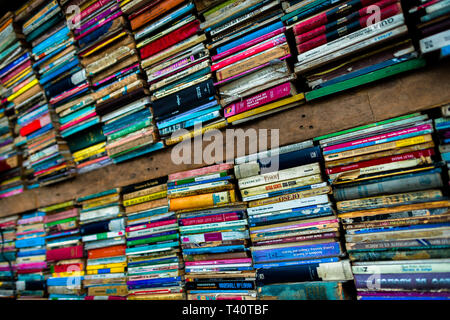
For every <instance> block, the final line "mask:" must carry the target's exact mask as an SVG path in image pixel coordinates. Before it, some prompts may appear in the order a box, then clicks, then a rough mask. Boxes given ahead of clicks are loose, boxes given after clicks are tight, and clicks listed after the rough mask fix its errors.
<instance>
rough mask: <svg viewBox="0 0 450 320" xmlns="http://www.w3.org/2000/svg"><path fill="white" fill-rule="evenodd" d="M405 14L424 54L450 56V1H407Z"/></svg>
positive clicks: (441, 56)
mask: <svg viewBox="0 0 450 320" xmlns="http://www.w3.org/2000/svg"><path fill="white" fill-rule="evenodd" d="M405 13H406V15H407V18H409V19H410V24H411V25H412V26H413V28H412V29H413V30H412V31H413V33H414V37H415V38H416V39H419V46H420V51H421V53H422V54H429V53H435V54H436V53H437V55H439V57H440V58H444V57H448V56H449V55H450V19H449V18H450V1H448V0H447V1H445V0H444V1H441V0H414V1H407V2H406V10H405Z"/></svg>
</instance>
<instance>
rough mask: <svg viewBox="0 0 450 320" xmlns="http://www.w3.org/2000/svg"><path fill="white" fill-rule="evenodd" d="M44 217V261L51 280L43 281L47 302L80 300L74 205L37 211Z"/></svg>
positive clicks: (80, 253)
mask: <svg viewBox="0 0 450 320" xmlns="http://www.w3.org/2000/svg"><path fill="white" fill-rule="evenodd" d="M39 210H40V211H43V212H45V213H46V215H45V217H44V226H45V230H46V232H47V236H46V237H45V238H46V248H47V252H46V257H47V263H48V267H49V269H50V273H51V277H49V278H48V279H47V291H48V294H49V299H50V300H82V299H83V290H82V283H81V280H82V277H83V275H84V259H83V257H84V252H83V244H82V243H81V236H80V229H79V225H78V222H79V221H78V219H79V214H78V209H77V208H76V207H75V201H74V200H71V201H67V202H63V203H58V204H55V205H52V206H49V207H45V208H40V209H39Z"/></svg>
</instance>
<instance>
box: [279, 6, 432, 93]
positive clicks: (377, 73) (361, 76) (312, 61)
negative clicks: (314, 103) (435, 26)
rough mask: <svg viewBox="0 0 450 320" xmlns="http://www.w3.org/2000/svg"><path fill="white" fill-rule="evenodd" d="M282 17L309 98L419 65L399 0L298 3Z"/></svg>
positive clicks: (296, 68)
mask: <svg viewBox="0 0 450 320" xmlns="http://www.w3.org/2000/svg"><path fill="white" fill-rule="evenodd" d="M282 20H283V21H284V22H285V23H286V24H287V25H288V27H289V28H291V29H292V32H293V34H294V36H295V42H296V48H297V51H298V56H297V61H298V62H297V63H296V64H295V72H296V74H297V75H298V76H300V77H302V78H303V79H304V80H305V81H306V83H307V85H308V86H309V87H310V88H311V89H312V91H311V92H308V93H307V94H306V100H307V101H310V100H313V99H316V98H320V97H323V96H326V95H329V94H333V93H336V92H340V91H343V90H347V89H349V88H353V87H356V86H359V85H363V84H366V83H369V82H373V81H376V80H379V79H382V78H385V77H388V76H392V75H395V74H398V73H401V72H405V71H408V70H412V69H417V68H419V67H422V66H424V65H425V60H422V59H420V58H418V53H417V52H416V51H415V49H414V46H413V45H412V43H411V40H410V38H409V35H408V28H407V26H406V24H405V17H404V15H403V10H402V5H401V3H400V1H399V0H337V1H332V0H315V1H302V2H300V3H298V6H296V9H295V10H293V11H291V12H289V13H288V14H286V15H285V16H284V17H283V18H282Z"/></svg>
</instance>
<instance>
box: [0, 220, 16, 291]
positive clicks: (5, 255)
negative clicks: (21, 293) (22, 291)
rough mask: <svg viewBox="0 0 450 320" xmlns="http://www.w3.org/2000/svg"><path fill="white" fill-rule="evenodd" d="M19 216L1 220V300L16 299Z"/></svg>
mask: <svg viewBox="0 0 450 320" xmlns="http://www.w3.org/2000/svg"><path fill="white" fill-rule="evenodd" d="M18 219H19V216H17V215H13V216H9V217H5V218H1V219H0V249H1V251H0V252H1V254H0V298H15V297H16V257H17V250H16V246H15V240H16V224H17V220H18Z"/></svg>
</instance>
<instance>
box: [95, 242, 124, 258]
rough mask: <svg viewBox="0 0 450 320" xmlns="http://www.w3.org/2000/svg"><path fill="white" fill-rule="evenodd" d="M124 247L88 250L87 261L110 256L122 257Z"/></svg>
mask: <svg viewBox="0 0 450 320" xmlns="http://www.w3.org/2000/svg"><path fill="white" fill-rule="evenodd" d="M125 249H126V245H118V246H112V247H106V248H98V249H92V250H88V259H100V258H106V257H112V256H123V255H124V254H125Z"/></svg>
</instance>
